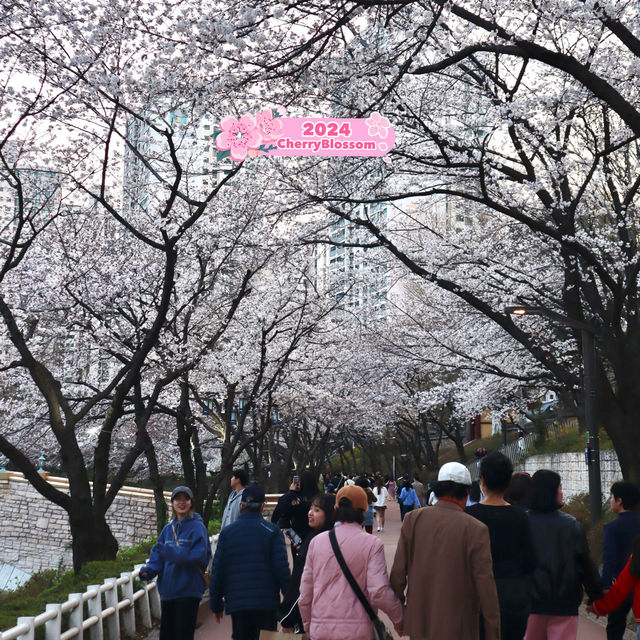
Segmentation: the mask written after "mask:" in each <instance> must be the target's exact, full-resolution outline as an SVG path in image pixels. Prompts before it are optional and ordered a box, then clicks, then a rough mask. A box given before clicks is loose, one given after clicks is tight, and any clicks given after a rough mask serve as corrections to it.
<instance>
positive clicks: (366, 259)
mask: <svg viewBox="0 0 640 640" xmlns="http://www.w3.org/2000/svg"><path fill="white" fill-rule="evenodd" d="M353 213H354V215H356V216H358V217H368V218H369V219H370V220H371V221H372V222H374V223H375V224H376V225H378V226H380V227H382V228H385V227H386V224H387V221H388V215H387V205H386V204H385V203H375V204H360V205H358V206H357V207H356V209H355V210H354V212H353ZM327 240H328V243H327V244H321V245H317V247H316V250H315V277H316V286H317V287H318V289H319V291H321V292H323V293H326V294H328V295H330V296H331V297H332V298H333V299H334V300H335V302H336V303H337V305H338V307H339V308H342V309H345V310H348V311H352V312H355V311H356V310H358V313H359V314H360V313H362V314H364V315H365V316H368V317H370V318H373V319H380V320H383V319H385V318H386V313H387V295H388V293H389V280H388V278H387V272H388V266H387V265H386V262H385V261H384V260H382V259H381V257H382V256H381V255H380V252H379V251H378V250H376V249H369V248H366V247H359V246H353V245H357V244H359V243H362V244H368V243H370V242H371V237H370V236H368V234H367V233H366V231H364V229H363V228H362V227H360V226H358V225H356V224H354V223H352V222H349V221H348V220H345V219H344V218H339V219H337V220H336V221H335V222H334V223H333V224H332V225H331V226H330V228H329V234H328V238H327Z"/></svg>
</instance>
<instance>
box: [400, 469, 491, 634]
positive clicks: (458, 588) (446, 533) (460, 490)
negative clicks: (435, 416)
mask: <svg viewBox="0 0 640 640" xmlns="http://www.w3.org/2000/svg"><path fill="white" fill-rule="evenodd" d="M470 486H471V476H470V474H469V470H468V469H467V468H466V467H465V466H464V465H462V464H460V463H459V462H448V463H446V464H444V465H443V466H442V467H441V469H440V471H439V472H438V481H437V482H436V483H435V485H434V491H435V493H436V495H437V496H438V502H437V503H436V504H435V505H434V506H433V507H431V508H428V509H417V510H415V511H411V512H410V513H407V515H406V517H405V519H404V522H403V523H402V529H401V531H400V538H399V540H398V547H397V549H396V555H395V558H394V560H393V567H392V569H391V575H390V580H391V587H392V588H393V590H394V592H395V594H396V595H397V596H398V598H400V600H402V601H404V600H405V588H406V587H408V589H407V595H406V609H405V615H404V625H403V630H404V632H405V633H407V634H408V635H409V636H410V637H411V638H412V640H477V639H478V637H479V614H480V613H482V616H483V619H484V632H485V638H487V640H499V638H500V607H499V604H498V595H497V592H496V583H495V580H494V578H493V565H492V562H491V543H490V538H489V530H488V529H487V526H486V525H485V524H483V523H482V522H480V521H479V520H477V519H476V518H473V517H472V516H470V515H469V514H468V513H465V512H464V507H465V504H466V502H467V495H468V493H469V487H470Z"/></svg>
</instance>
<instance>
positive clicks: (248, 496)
mask: <svg viewBox="0 0 640 640" xmlns="http://www.w3.org/2000/svg"><path fill="white" fill-rule="evenodd" d="M264 498H265V496H264V490H263V489H262V487H261V486H260V485H259V484H250V485H249V486H248V487H245V489H244V491H243V492H242V498H240V502H242V503H243V504H253V505H261V504H262V503H263V502H264Z"/></svg>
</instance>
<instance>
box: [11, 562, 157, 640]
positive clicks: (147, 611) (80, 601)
mask: <svg viewBox="0 0 640 640" xmlns="http://www.w3.org/2000/svg"><path fill="white" fill-rule="evenodd" d="M142 566H143V565H141V564H140V565H136V566H135V568H134V570H133V571H131V572H123V573H121V574H120V577H119V578H106V579H105V581H104V584H102V585H97V584H96V585H89V586H88V587H87V591H85V592H84V593H71V594H69V599H68V600H67V601H66V602H64V603H63V604H48V605H47V609H46V611H45V612H44V613H41V614H40V615H38V616H28V617H21V618H18V624H17V625H16V626H15V627H12V628H11V629H8V630H7V631H3V632H0V640H35V637H36V636H35V632H36V629H37V628H38V627H41V626H42V625H45V639H46V640H69V639H70V638H76V639H78V640H83V638H84V632H85V631H87V630H88V631H89V635H88V638H89V639H90V640H120V630H121V628H122V630H123V631H124V633H125V635H127V636H130V637H133V636H134V635H135V633H136V611H135V607H136V603H137V607H138V614H139V617H140V620H141V622H142V625H143V626H145V627H147V628H148V629H150V628H151V627H152V626H153V622H152V620H151V618H152V616H153V617H154V618H157V619H159V618H160V596H159V594H158V589H157V587H156V583H155V582H149V583H147V584H145V585H144V586H143V587H142V588H141V589H138V590H137V591H135V592H134V590H133V581H134V579H135V578H136V577H137V576H138V574H139V573H140V568H141V567H142ZM103 595H104V606H103ZM85 603H86V604H87V612H88V617H87V618H85V607H84V605H85ZM66 613H69V619H68V622H67V624H66V625H64V626H67V627H68V629H67V630H65V631H63V630H62V627H63V615H64V614H66ZM103 623H104V624H103Z"/></svg>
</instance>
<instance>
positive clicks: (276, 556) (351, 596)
mask: <svg viewBox="0 0 640 640" xmlns="http://www.w3.org/2000/svg"><path fill="white" fill-rule="evenodd" d="M320 481H321V483H322V485H323V486H322V490H319V487H318V483H317V481H316V477H315V476H314V474H313V473H312V472H311V471H304V472H302V473H301V474H300V475H297V474H296V475H294V477H293V481H292V483H291V486H290V487H289V491H287V492H286V493H285V494H283V495H282V496H281V497H280V499H279V501H278V504H277V506H276V508H275V509H274V511H273V513H272V516H271V519H270V521H267V520H266V519H265V518H264V517H263V510H264V503H265V494H264V491H263V490H262V488H261V487H259V486H258V485H255V484H253V485H250V484H249V483H248V478H247V476H246V473H245V472H244V471H243V470H241V469H240V470H236V471H234V472H233V476H232V479H231V489H232V492H231V495H230V496H229V499H228V501H227V504H226V506H225V510H224V513H223V518H222V529H221V531H220V535H219V538H218V542H217V546H216V549H215V554H214V555H213V558H212V559H211V558H210V551H209V544H208V538H207V535H206V530H205V528H204V525H203V523H202V520H201V519H200V517H199V516H198V515H197V514H196V513H194V512H193V495H192V493H191V491H190V489H189V488H188V487H177V488H176V489H175V490H174V491H173V493H172V497H171V505H172V508H173V515H174V518H173V520H172V522H171V523H170V524H169V525H167V527H165V529H164V530H163V532H162V533H161V535H160V537H159V539H158V543H157V544H156V545H155V546H154V548H153V549H152V552H151V557H150V560H149V562H148V563H147V565H146V566H145V567H143V568H142V569H141V572H140V576H141V577H142V578H143V579H151V578H153V577H154V576H156V575H157V576H158V589H159V592H160V596H161V600H162V621H161V631H160V639H161V640H188V639H189V638H192V637H193V633H194V629H195V621H196V614H197V608H198V603H199V602H200V597H201V595H202V592H203V591H204V588H205V577H206V571H207V567H208V566H210V575H211V580H210V585H209V604H210V607H211V610H212V611H213V613H214V615H215V617H216V619H217V620H218V621H220V620H221V619H222V616H223V613H226V614H228V615H230V616H231V621H232V629H233V631H232V638H233V640H258V638H259V635H260V631H261V630H267V631H276V630H277V629H278V627H280V629H281V630H282V632H284V633H286V634H289V633H290V634H306V638H308V639H309V640H371V639H372V638H373V637H374V628H377V629H378V630H379V632H380V634H382V635H376V636H375V637H376V638H382V637H384V631H383V629H382V626H381V625H382V623H381V622H380V620H379V618H378V617H377V613H378V611H383V612H384V613H385V614H386V615H387V616H388V617H389V619H390V620H391V622H392V624H393V626H394V628H395V630H396V632H397V633H398V634H399V635H401V636H402V635H408V636H409V637H410V638H412V640H427V639H428V640H440V639H443V638H456V639H461V640H466V639H469V640H475V639H481V640H485V639H486V640H498V639H499V638H502V639H503V640H523V639H524V640H571V639H575V638H576V637H577V629H578V608H579V606H580V605H581V603H582V601H583V597H584V592H585V591H586V594H587V596H588V598H589V603H590V604H589V608H590V610H591V611H592V612H593V613H595V614H596V615H607V614H608V615H609V619H608V624H607V639H608V640H621V639H622V636H623V634H624V631H625V626H626V617H627V614H628V612H629V610H630V609H633V611H634V614H635V616H636V619H637V620H640V589H637V590H636V591H635V592H634V589H635V587H636V586H637V584H638V582H640V516H638V514H637V513H636V511H635V509H636V507H637V505H638V504H639V503H640V491H639V490H638V488H637V487H636V486H635V485H634V484H632V483H627V482H618V483H615V484H614V485H613V486H612V487H611V498H610V504H611V510H612V512H613V513H614V514H615V515H616V516H617V517H616V519H615V520H613V521H612V522H610V523H609V524H607V525H606V526H605V528H604V543H603V544H604V550H603V551H604V553H603V557H604V562H603V571H602V577H601V576H600V574H599V572H598V569H597V567H596V565H595V563H594V562H593V560H592V559H591V557H590V554H589V549H588V545H587V540H586V537H585V535H584V532H583V531H582V529H581V527H580V525H579V524H578V522H577V521H576V519H575V518H573V517H572V516H571V515H569V514H567V513H565V512H563V511H562V510H561V507H562V504H563V493H562V483H561V478H560V476H559V475H558V474H557V473H555V472H553V471H550V470H544V469H542V470H539V471H537V472H536V473H535V474H533V476H529V475H528V474H522V473H515V474H514V472H513V467H512V464H511V462H510V460H509V459H508V458H507V457H505V456H504V455H502V454H501V453H498V452H493V453H489V454H487V455H484V456H483V457H482V462H481V465H480V477H479V480H478V482H477V483H476V484H474V483H473V482H472V480H471V476H470V473H469V470H468V469H467V468H466V467H465V466H463V465H461V464H459V463H457V462H450V463H447V464H445V465H443V466H442V467H441V468H440V471H439V473H438V477H437V481H435V482H433V483H430V484H429V485H428V486H427V487H425V486H424V485H423V483H422V482H420V479H419V478H418V477H417V476H414V477H413V479H410V478H408V477H405V478H401V479H398V481H397V482H396V481H394V480H392V479H391V478H389V477H383V476H382V474H379V473H372V474H361V475H360V476H358V477H356V476H355V475H353V474H347V475H345V474H339V475H338V476H331V477H329V476H327V475H323V476H322V477H321V478H320ZM394 499H395V500H397V501H398V503H399V505H400V511H401V519H402V526H401V531H400V537H399V540H398V545H397V549H396V552H395V557H394V560H393V565H392V568H391V570H390V572H387V568H386V563H385V557H384V547H383V544H382V541H381V540H380V537H379V536H376V535H372V534H373V533H374V532H373V526H374V521H375V524H376V525H377V531H376V532H381V531H384V526H385V518H386V511H387V505H388V503H389V501H392V500H394ZM283 533H284V536H283ZM285 536H286V537H287V538H288V540H289V542H290V547H291V552H292V556H293V569H292V570H291V571H290V569H289V561H288V556H287V550H286V544H285ZM292 637H295V636H292ZM299 637H302V635H300V636H299ZM638 638H639V640H640V632H639V634H638Z"/></svg>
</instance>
